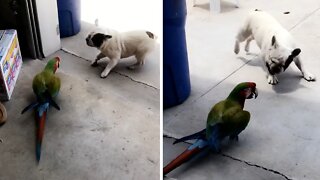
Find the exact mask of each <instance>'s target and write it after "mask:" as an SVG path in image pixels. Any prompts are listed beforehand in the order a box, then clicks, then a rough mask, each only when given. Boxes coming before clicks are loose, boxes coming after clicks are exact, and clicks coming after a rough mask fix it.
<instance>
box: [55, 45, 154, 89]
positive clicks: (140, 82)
mask: <svg viewBox="0 0 320 180" xmlns="http://www.w3.org/2000/svg"><path fill="white" fill-rule="evenodd" d="M60 50H61V51H63V52H65V53H67V54H71V55H73V56H75V57H77V58H80V59H83V60H85V61H90V60H89V59H85V58H83V57H81V56H79V55H77V54H75V53H73V52H70V51H68V50H67V49H64V48H61V49H60ZM112 72H114V73H116V74H119V75H120V76H123V77H126V78H128V79H130V80H131V81H133V82H135V83H138V84H142V85H145V86H148V87H150V88H152V89H155V90H159V89H158V88H156V87H154V86H152V85H150V84H148V83H145V82H142V81H137V80H135V79H133V78H132V77H130V76H128V75H126V74H123V73H120V72H118V71H114V70H113V71H112Z"/></svg>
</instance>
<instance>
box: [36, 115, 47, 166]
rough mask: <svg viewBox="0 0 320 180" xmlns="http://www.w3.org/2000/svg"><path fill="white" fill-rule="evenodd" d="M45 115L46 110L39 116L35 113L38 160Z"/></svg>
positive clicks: (38, 158)
mask: <svg viewBox="0 0 320 180" xmlns="http://www.w3.org/2000/svg"><path fill="white" fill-rule="evenodd" d="M46 116H47V112H46V111H44V112H43V114H42V116H41V117H38V115H36V124H37V132H36V136H37V139H36V156H37V160H38V161H39V160H40V156H41V144H42V139H43V134H44V126H45V122H46V118H47V117H46Z"/></svg>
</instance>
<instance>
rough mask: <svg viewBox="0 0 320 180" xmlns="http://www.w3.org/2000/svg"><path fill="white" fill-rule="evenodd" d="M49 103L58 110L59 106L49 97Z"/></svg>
mask: <svg viewBox="0 0 320 180" xmlns="http://www.w3.org/2000/svg"><path fill="white" fill-rule="evenodd" d="M49 104H50V105H51V106H53V107H54V108H56V109H57V110H59V111H60V107H59V106H58V104H57V103H56V102H55V101H54V100H53V99H49Z"/></svg>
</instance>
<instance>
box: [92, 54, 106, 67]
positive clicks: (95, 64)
mask: <svg viewBox="0 0 320 180" xmlns="http://www.w3.org/2000/svg"><path fill="white" fill-rule="evenodd" d="M104 57H106V56H105V55H104V54H102V53H99V54H98V55H97V57H96V59H95V60H93V61H92V62H91V66H93V67H95V66H98V61H99V60H100V59H102V58H104Z"/></svg>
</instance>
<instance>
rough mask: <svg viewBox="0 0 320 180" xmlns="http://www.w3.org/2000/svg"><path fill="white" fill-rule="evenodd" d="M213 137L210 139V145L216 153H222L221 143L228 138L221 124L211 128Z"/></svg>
mask: <svg viewBox="0 0 320 180" xmlns="http://www.w3.org/2000/svg"><path fill="white" fill-rule="evenodd" d="M210 130H211V133H210V134H211V135H210V137H208V145H209V147H210V148H211V149H213V150H214V151H215V152H221V141H222V139H223V138H224V137H225V136H226V135H225V134H224V133H223V131H222V130H221V124H216V125H214V126H213V127H211V128H210Z"/></svg>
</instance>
